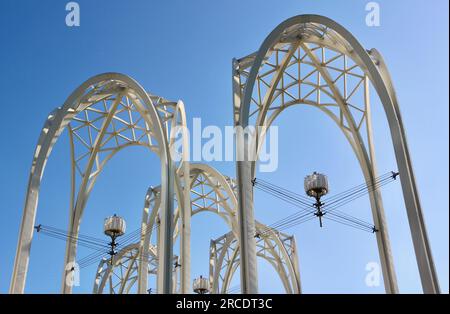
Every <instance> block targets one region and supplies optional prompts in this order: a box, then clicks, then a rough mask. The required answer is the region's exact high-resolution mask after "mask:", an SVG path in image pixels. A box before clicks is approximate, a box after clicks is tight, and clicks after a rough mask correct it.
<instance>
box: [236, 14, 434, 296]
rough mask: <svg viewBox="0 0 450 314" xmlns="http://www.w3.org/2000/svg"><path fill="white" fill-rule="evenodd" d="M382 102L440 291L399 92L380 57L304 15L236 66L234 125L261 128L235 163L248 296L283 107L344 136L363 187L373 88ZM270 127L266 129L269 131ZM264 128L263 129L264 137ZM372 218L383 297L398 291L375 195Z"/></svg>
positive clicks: (427, 273) (424, 266) (421, 244)
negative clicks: (261, 203) (269, 142)
mask: <svg viewBox="0 0 450 314" xmlns="http://www.w3.org/2000/svg"><path fill="white" fill-rule="evenodd" d="M371 85H372V86H373V88H374V89H375V91H376V92H377V94H378V97H379V98H380V100H381V103H382V104H383V108H384V110H385V113H386V117H387V120H388V123H389V127H390V131H391V136H392V141H393V144H394V150H395V156H396V159H397V164H398V169H399V171H400V175H401V183H402V188H403V195H404V199H405V205H406V209H407V213H408V219H409V223H410V227H411V234H412V238H413V242H414V248H415V251H416V256H417V262H418V265H419V270H420V276H421V279H422V286H423V290H424V292H426V293H438V292H439V285H438V281H437V276H436V271H435V267H434V264H433V259H432V255H431V251H430V246H429V242H428V237H427V233H426V230H425V223H424V220H423V215H422V210H421V206H420V201H419V195H418V192H417V186H416V183H415V179H414V174H413V169H412V165H411V159H410V156H409V151H408V145H407V142H406V136H405V130H404V127H403V123H402V119H401V115H400V110H399V106H398V102H397V99H396V95H395V91H394V87H393V84H392V81H391V78H390V76H389V73H388V71H387V68H386V65H385V63H384V61H383V59H382V57H381V55H380V54H379V53H378V52H377V51H376V50H375V49H372V50H370V51H366V50H365V49H364V48H363V47H362V46H361V44H360V43H359V42H358V41H357V40H356V39H355V38H354V37H353V36H352V35H351V33H349V32H348V31H347V30H346V29H344V28H343V27H342V26H340V25H339V24H337V23H336V22H334V21H332V20H330V19H328V18H326V17H323V16H317V15H299V16H295V17H293V18H290V19H288V20H286V21H284V22H283V23H281V24H280V25H278V26H277V27H276V28H275V29H274V30H273V31H272V32H271V33H270V34H269V36H268V37H267V38H266V39H265V40H264V42H263V43H262V45H261V47H260V49H259V50H258V51H257V52H255V53H253V54H251V55H249V56H247V57H244V58H241V59H235V60H233V95H234V99H233V100H234V122H235V124H236V125H238V126H242V127H243V128H246V127H248V126H254V127H262V128H260V129H258V128H256V131H255V133H254V134H255V136H249V137H245V138H244V139H243V143H240V146H239V147H238V148H241V149H243V151H242V154H241V156H243V157H244V160H243V161H238V162H237V180H238V181H237V185H238V187H239V196H240V197H239V211H238V213H239V223H240V224H239V228H240V230H241V232H240V236H241V237H240V243H241V256H242V258H241V284H242V289H243V291H244V293H256V292H257V291H258V287H257V269H256V241H255V239H254V237H253V235H254V234H255V220H254V214H253V187H252V183H251V180H252V179H253V178H254V177H255V161H254V160H256V156H257V155H258V151H259V147H260V145H261V143H262V142H263V138H264V136H265V133H264V132H265V130H266V129H267V127H269V126H270V125H271V124H272V123H273V122H274V120H275V119H276V117H277V116H278V115H279V114H280V113H281V112H283V111H284V110H285V109H287V108H289V107H291V106H294V105H300V104H302V105H309V106H313V107H316V108H318V109H319V110H322V111H323V112H324V113H325V114H327V115H328V116H329V117H330V118H331V119H332V120H333V121H334V122H335V123H336V124H337V126H338V127H339V129H340V130H341V131H342V132H343V133H344V136H345V137H346V138H347V140H348V142H349V143H350V145H351V147H352V149H353V151H354V152H355V155H356V157H357V159H358V161H359V164H360V166H361V169H362V172H363V174H364V177H365V180H366V183H367V184H368V185H371V184H373V183H374V180H375V178H376V177H377V175H376V174H377V169H376V162H375V151H374V144H373V135H372V126H371V112H370V95H369V91H370V86H371ZM264 127H265V128H264ZM259 130H263V131H259ZM370 203H371V207H372V213H373V220H374V223H375V225H377V227H378V229H379V232H377V243H378V249H379V254H380V261H381V266H382V271H383V278H384V283H385V288H386V292H388V293H397V292H398V287H397V280H396V276H395V270H394V263H393V260H392V254H391V248H390V242H389V236H388V230H387V224H386V219H385V214H384V209H383V204H382V199H381V194H380V192H379V191H378V190H374V191H372V192H371V193H370Z"/></svg>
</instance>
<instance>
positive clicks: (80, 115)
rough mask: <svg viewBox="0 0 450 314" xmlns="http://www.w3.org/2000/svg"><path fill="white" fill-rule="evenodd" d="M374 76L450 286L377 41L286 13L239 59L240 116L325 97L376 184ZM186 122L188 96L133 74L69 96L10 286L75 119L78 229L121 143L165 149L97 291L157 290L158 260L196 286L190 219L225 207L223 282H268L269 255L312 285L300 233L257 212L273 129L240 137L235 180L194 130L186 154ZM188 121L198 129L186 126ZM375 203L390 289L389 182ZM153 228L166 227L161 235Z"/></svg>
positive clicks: (414, 201)
mask: <svg viewBox="0 0 450 314" xmlns="http://www.w3.org/2000/svg"><path fill="white" fill-rule="evenodd" d="M370 87H373V89H374V90H375V91H376V94H377V96H378V97H379V99H380V101H381V103H382V105H383V108H384V110H385V113H386V117H387V120H388V123H389V127H390V132H391V137H392V141H393V145H394V150H395V156H396V159H397V165H398V169H399V172H400V177H401V184H402V189H403V195H404V200H405V205H406V209H407V214H408V220H409V224H410V228H411V234H412V238H413V243H414V248H415V253H416V257H417V262H418V266H419V271H420V276H421V280H422V286H423V290H424V292H425V293H439V285H438V281H437V276H436V271H435V267H434V263H433V259H432V255H431V251H430V246H429V241H428V237H427V233H426V228H425V223H424V220H423V214H422V209H421V205H420V200H419V195H418V192H417V186H416V183H415V178H414V173H413V169H412V165H411V158H410V155H409V150H408V145H407V141H406V136H405V130H404V127H403V123H402V119H401V115H400V110H399V106H398V101H397V98H396V95H395V90H394V87H393V84H392V81H391V78H390V75H389V73H388V71H387V68H386V65H385V63H384V61H383V58H382V57H381V55H380V54H379V53H378V51H377V50H375V49H371V50H370V51H366V50H365V49H364V48H363V47H362V46H361V44H360V43H359V42H358V41H357V40H356V39H355V38H354V37H353V36H352V35H351V33H349V32H348V31H347V30H346V29H344V28H343V27H342V26H340V25H339V24H337V23H336V22H334V21H332V20H330V19H328V18H325V17H322V16H317V15H300V16H295V17H293V18H290V19H288V20H286V21H284V22H283V23H281V24H280V25H279V26H277V27H276V28H275V29H274V30H273V31H272V32H271V33H270V34H269V36H268V37H267V38H266V39H265V40H264V42H263V44H262V45H261V47H260V49H259V50H258V51H257V52H255V53H253V54H251V55H249V56H247V57H244V58H241V59H235V60H233V104H234V123H235V124H236V125H238V126H242V127H244V128H245V127H247V126H263V127H268V126H270V125H272V124H273V122H274V120H275V119H276V117H277V116H278V115H279V114H280V113H281V112H283V111H284V110H285V109H287V108H289V107H291V106H294V105H309V106H313V107H316V108H318V109H319V110H321V111H323V112H324V113H325V114H327V115H328V116H329V117H330V118H331V119H332V120H333V121H334V122H335V123H336V125H337V126H338V127H339V129H340V130H341V131H342V132H343V134H344V136H345V137H346V139H347V140H348V142H349V144H350V146H351V147H352V149H353V151H354V153H355V155H356V157H357V159H358V161H359V164H360V166H361V169H362V172H363V174H364V177H365V180H366V183H367V185H369V186H372V185H373V184H374V181H375V178H376V177H377V169H376V162H375V151H374V145H373V135H372V125H371V108H370V100H371V96H370V95H369V91H370ZM180 126H181V127H183V126H186V115H185V111H184V105H183V103H182V102H181V101H178V102H172V101H168V100H166V99H164V98H161V97H159V96H155V95H152V94H149V93H147V92H146V91H145V90H144V89H143V88H142V87H141V86H140V85H139V84H138V83H137V82H135V81H134V80H132V79H131V78H129V77H127V76H124V75H121V74H116V73H106V74H101V75H98V76H95V77H93V78H91V79H89V80H88V81H86V82H85V83H83V84H82V85H81V86H80V87H79V88H78V89H76V90H75V91H74V92H73V93H72V94H71V95H70V97H69V98H68V99H67V100H66V102H65V103H64V105H63V106H62V107H59V108H57V109H56V110H54V111H53V112H52V113H50V115H49V116H48V118H47V121H46V123H45V124H44V127H43V129H42V131H41V134H40V137H39V140H38V144H37V146H36V149H35V152H34V156H33V162H32V167H31V171H30V177H29V183H28V189H27V194H26V198H25V206H24V212H23V217H22V222H21V227H20V232H19V239H18V246H17V252H16V256H15V262H14V270H13V275H12V280H11V286H10V292H11V293H23V292H24V289H25V281H26V275H27V271H28V264H29V256H30V249H31V242H32V237H33V227H34V224H35V217H36V210H37V204H38V196H39V189H40V183H41V178H42V176H43V173H44V168H45V165H46V162H47V160H48V157H49V155H50V153H51V151H52V148H53V146H54V144H55V142H56V141H57V140H58V138H59V136H60V135H61V133H62V132H63V130H65V129H67V130H68V134H69V139H70V148H71V174H72V175H71V177H72V184H71V191H70V194H71V198H70V207H69V226H68V235H70V236H71V237H75V238H76V237H77V236H78V231H79V228H80V221H81V217H82V215H83V212H84V209H85V207H86V204H87V201H88V198H89V195H90V193H91V192H92V189H93V187H94V185H95V182H96V180H97V178H98V177H99V175H100V173H101V172H102V170H103V169H104V167H105V166H106V164H107V162H108V161H109V160H110V159H111V158H112V157H114V155H115V154H116V153H117V152H119V151H121V150H122V149H124V148H126V147H129V146H135V145H138V146H144V147H147V148H149V150H150V151H151V152H153V153H156V154H157V156H158V157H159V159H160V167H161V181H160V182H161V186H159V187H157V188H152V189H149V191H148V193H147V196H146V200H145V206H144V211H143V214H142V230H141V238H140V241H139V243H135V244H133V245H131V246H128V247H127V248H125V249H124V250H122V252H121V253H120V254H119V255H118V256H116V258H115V259H114V261H113V263H112V265H111V264H107V263H106V262H105V261H101V264H100V266H99V269H98V273H97V277H96V286H95V288H94V291H95V292H98V293H100V292H105V291H106V290H108V291H109V292H110V293H125V292H130V291H132V290H131V289H132V287H134V285H135V283H136V282H137V283H138V287H137V291H138V292H139V293H147V280H148V274H149V273H150V274H154V272H155V267H157V271H156V274H157V290H158V292H160V293H171V292H178V291H179V292H182V293H187V292H190V284H191V281H190V220H191V216H192V215H194V214H196V213H199V212H202V211H210V212H214V213H216V214H218V215H219V216H220V217H222V218H223V219H224V220H225V221H226V223H227V224H228V226H229V228H230V230H231V232H230V233H228V234H227V235H225V236H223V237H221V238H219V239H217V240H215V241H213V242H212V244H211V261H212V262H213V264H212V268H211V270H210V271H211V277H212V278H213V282H212V288H213V292H224V291H226V290H227V289H228V285H229V282H230V280H231V277H232V275H233V274H234V272H235V270H236V267H238V265H239V267H240V273H241V291H242V292H243V293H257V292H258V285H257V267H256V257H257V256H261V257H264V258H266V259H267V260H268V261H269V262H270V263H272V265H274V267H275V269H276V270H277V272H278V274H279V275H280V277H281V280H282V282H283V284H284V286H285V288H286V291H287V292H293V293H298V292H300V277H299V273H298V262H297V257H296V251H295V249H294V245H293V243H295V241H294V240H293V239H292V238H290V237H288V236H287V235H284V234H282V233H279V232H262V233H260V234H263V235H264V236H263V238H261V239H259V240H257V239H255V234H259V233H258V232H257V231H258V230H261V228H262V230H265V228H266V227H264V226H263V225H261V224H259V223H258V222H256V221H255V219H254V213H253V187H252V183H251V181H252V179H253V178H254V177H255V162H254V161H253V160H255V158H254V157H255V156H257V153H258V151H259V146H260V144H261V143H262V142H263V138H264V136H265V133H264V132H265V131H264V128H263V129H262V130H263V131H262V132H261V133H259V132H258V130H259V129H257V131H256V133H255V136H254V137H253V136H248V137H245V138H244V141H243V143H238V144H239V145H238V149H237V150H238V152H239V153H242V152H243V154H241V156H244V157H245V158H244V161H238V162H237V168H236V171H237V180H236V182H235V181H234V180H232V179H230V178H227V177H224V176H223V175H221V174H220V173H218V172H217V171H216V170H214V169H213V168H211V167H208V166H206V165H201V164H198V165H190V164H189V163H188V162H187V160H188V156H189V149H188V142H187V141H188V140H187V138H188V137H187V135H186V134H184V133H183V134H182V135H183V141H182V144H183V149H182V156H181V157H182V158H181V159H175V158H174V146H175V136H174V133H176V132H177V130H178V127H180ZM181 132H186V131H185V129H183V128H181ZM241 144H243V145H241ZM241 148H243V150H242V151H241ZM251 157H253V158H251ZM174 160H178V161H177V162H175V161H174ZM186 187H190V188H186ZM237 196H238V197H237ZM370 203H371V207H372V214H373V220H374V224H375V225H376V226H377V228H378V229H379V232H377V243H378V249H379V254H380V260H381V265H382V270H383V278H384V281H385V287H386V292H388V293H396V292H398V288H397V280H396V276H395V270H394V263H393V260H392V254H391V248H390V243H389V236H388V230H387V224H386V220H385V215H384V209H383V204H382V199H381V195H380V193H379V191H378V190H374V191H372V192H371V193H370ZM175 208H176V209H175ZM155 230H156V231H155ZM152 233H156V239H154V238H152ZM178 237H179V240H180V248H181V249H180V252H179V261H180V263H181V267H179V269H177V270H174V268H173V265H172V263H173V261H174V258H175V259H176V260H177V261H178V257H174V255H173V246H174V245H173V243H174V241H177V239H178ZM288 239H291V240H288ZM76 249H77V243H76V241H67V244H66V252H65V265H67V264H69V263H72V262H74V261H75V257H76V251H77V250H76ZM230 256H231V257H230ZM142 261H144V262H142ZM108 265H109V266H108ZM125 269H127V271H126V273H127V275H123V276H122V275H121V276H116V275H117V271H119V272H123V271H124V270H125ZM69 271H70V270H69V269H68V270H65V271H64V273H63V276H62V281H63V283H62V292H63V293H71V291H72V289H71V287H70V286H67V285H66V284H65V278H66V277H67V275H68V274H69V273H68V272H69ZM178 277H179V279H178ZM214 278H215V279H214ZM116 279H117V280H116ZM178 283H179V285H178ZM106 287H108V288H109V289H108V288H106ZM105 288H106V290H105Z"/></svg>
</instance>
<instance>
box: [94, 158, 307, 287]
mask: <svg viewBox="0 0 450 314" xmlns="http://www.w3.org/2000/svg"><path fill="white" fill-rule="evenodd" d="M189 168H190V171H189V173H190V178H189V181H188V182H189V183H188V186H190V190H186V191H187V192H188V193H187V194H188V195H189V198H188V199H189V202H190V204H191V205H190V207H188V210H190V215H189V216H190V217H192V216H193V215H196V214H198V213H201V212H205V211H207V212H212V213H215V214H217V215H218V216H219V217H221V218H222V219H223V220H224V221H225V223H226V224H227V225H228V227H229V228H230V229H231V231H230V232H229V233H228V234H227V235H226V236H225V237H226V239H227V240H228V241H227V242H226V246H222V249H223V251H221V252H220V251H219V250H218V249H217V248H218V245H219V243H220V241H219V240H216V241H213V242H214V243H217V244H216V245H215V246H214V247H215V250H214V252H217V257H215V258H213V257H212V255H211V261H210V265H212V264H211V263H212V262H213V261H214V268H211V269H210V272H212V273H210V278H215V279H217V281H216V280H213V281H212V282H211V288H212V290H211V291H212V292H213V293H227V287H228V284H229V283H230V281H231V277H232V276H233V274H234V272H235V270H236V268H237V267H239V254H238V253H239V246H238V245H237V239H238V237H237V235H238V229H237V224H238V223H237V216H236V207H237V198H236V186H235V184H234V180H232V179H231V178H228V177H226V176H224V175H222V174H221V173H219V172H218V171H217V170H216V169H214V168H212V167H210V166H208V165H205V164H190V167H189ZM183 179H184V172H182V171H181V168H179V171H178V175H177V179H176V182H180V181H183ZM159 191H160V187H156V188H150V189H148V191H147V195H146V197H145V205H144V210H143V212H144V215H143V221H142V231H141V240H140V242H139V243H136V244H131V245H128V246H127V247H126V248H124V249H123V250H122V251H121V252H120V253H119V254H118V255H117V257H115V258H114V262H113V263H110V262H107V261H106V260H104V259H103V260H101V261H100V263H99V266H98V269H97V274H96V278H95V283H94V293H129V292H130V291H133V290H131V288H132V287H133V285H134V284H135V283H136V281H137V283H138V289H137V292H138V293H147V289H148V284H147V283H148V276H149V274H151V275H152V274H155V273H154V272H153V271H152V269H157V265H158V254H159V252H158V249H157V245H156V244H153V243H158V241H155V240H154V239H155V238H156V239H158V238H160V235H159V234H160V229H159V228H158V225H159V223H160V218H159V217H160V207H159V205H160V201H159V196H160V192H159ZM184 191H185V190H184V186H183V187H182V188H181V190H180V191H179V192H177V193H175V194H174V195H173V196H174V203H177V204H178V202H177V198H178V197H183V195H184ZM182 212H183V210H182V208H181V206H177V207H176V208H175V212H174V217H173V219H174V222H173V226H174V231H173V242H175V241H176V239H177V238H178V236H179V235H180V234H181V238H182V237H183V232H182V230H183V227H182V225H183V220H182ZM257 225H258V230H259V232H260V236H259V239H260V240H259V241H258V243H259V246H258V256H260V257H262V258H264V259H266V260H267V261H268V262H269V263H270V264H271V265H272V266H273V267H274V269H275V270H276V272H277V274H278V275H279V277H280V279H281V281H282V282H283V285H284V287H285V290H286V293H300V290H301V289H300V273H299V268H298V257H297V251H296V248H295V240H294V238H293V236H288V235H286V234H284V233H281V232H278V231H276V230H275V229H272V228H269V227H267V226H264V225H262V224H260V223H258V222H257ZM222 238H224V237H222ZM230 249H233V253H232V254H233V256H234V258H233V259H232V260H230V262H231V264H229V265H228V263H227V262H225V261H224V257H223V256H225V254H226V253H227V251H229V250H230ZM180 250H181V252H180V253H181V254H180V255H181V256H184V258H185V260H184V262H183V258H181V259H180V261H179V262H180V263H179V264H178V263H176V267H175V268H174V269H173V272H174V276H173V292H174V293H190V292H191V288H190V286H187V285H185V288H183V286H184V285H183V282H187V283H190V282H191V280H190V277H189V276H188V275H187V274H189V273H190V272H189V270H186V268H187V267H190V264H187V263H186V258H187V257H186V256H187V255H183V254H182V253H183V250H184V251H185V252H186V251H187V252H189V251H190V243H185V244H184V246H180ZM211 252H213V251H211ZM185 254H186V253H185ZM211 254H212V253H211ZM227 265H228V266H229V267H230V268H229V271H228V272H227V275H226V276H225V277H224V276H220V272H221V270H222V269H223V268H224V267H225V266H227ZM178 272H179V273H180V276H178ZM183 274H184V275H183ZM212 274H214V275H212ZM156 276H157V278H158V277H159V273H158V272H156ZM183 276H184V277H183ZM224 278H225V279H224ZM157 282H159V281H158V280H157ZM222 282H223V283H222ZM106 285H108V287H109V289H106V290H105V286H106ZM219 285H220V286H221V287H222V289H221V290H220V292H219V290H218V287H219ZM156 289H157V291H158V292H160V288H159V287H158V286H157V287H156ZM183 289H184V290H183ZM224 289H225V290H224Z"/></svg>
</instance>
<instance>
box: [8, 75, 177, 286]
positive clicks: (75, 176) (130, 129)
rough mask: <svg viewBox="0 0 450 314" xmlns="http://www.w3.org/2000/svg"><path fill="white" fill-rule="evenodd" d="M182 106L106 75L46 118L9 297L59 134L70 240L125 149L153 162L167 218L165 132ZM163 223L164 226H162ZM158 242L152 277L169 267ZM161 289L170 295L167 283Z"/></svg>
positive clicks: (69, 249) (25, 257)
mask: <svg viewBox="0 0 450 314" xmlns="http://www.w3.org/2000/svg"><path fill="white" fill-rule="evenodd" d="M183 106H184V105H183V103H182V102H181V101H178V102H171V101H168V100H166V99H164V98H161V97H159V96H155V95H152V94H148V93H147V92H146V91H145V90H144V89H143V88H142V87H141V86H140V85H139V84H138V83H137V82H135V81H134V80H132V79H131V78H129V77H127V76H125V75H122V74H117V73H106V74H101V75H98V76H95V77H93V78H91V79H89V80H87V81H86V82H85V83H83V84H82V85H81V86H80V87H79V88H77V89H76V90H75V91H74V92H73V93H72V95H70V97H69V98H68V99H67V100H66V102H65V103H64V105H63V106H62V107H59V108H57V109H55V110H54V111H53V112H52V113H51V114H50V115H49V116H48V118H47V121H46V122H45V124H44V127H43V129H42V131H41V135H40V137H39V140H38V144H37V146H36V149H35V153H34V157H33V163H32V167H31V172H30V178H29V183H28V190H27V195H26V199H25V206H24V213H23V217H22V224H21V227H20V232H19V240H18V246H17V252H16V257H15V263H14V270H13V276H12V279H11V286H10V292H11V293H23V291H24V288H25V280H26V274H27V271H28V263H29V255H30V248H31V241H32V236H33V226H34V223H35V217H36V209H37V203H38V196H39V188H40V183H41V178H42V175H43V172H44V168H45V164H46V162H47V159H48V157H49V155H50V153H51V151H52V148H53V146H54V144H55V142H56V141H57V139H58V138H59V136H60V135H61V133H62V132H63V130H64V129H66V128H67V129H68V133H69V138H70V147H71V173H72V176H71V177H72V181H71V182H72V184H71V191H70V193H71V198H70V207H69V227H68V234H69V235H71V236H72V237H75V238H76V237H77V236H78V230H79V227H80V221H81V217H82V214H83V211H84V208H85V207H86V203H87V200H88V198H89V195H90V193H91V191H92V189H93V187H94V185H95V182H96V180H97V178H98V177H99V174H100V173H101V172H102V170H103V168H104V167H105V166H106V164H107V162H108V161H109V160H110V159H111V158H112V157H113V156H114V155H115V154H116V153H117V152H119V151H121V150H122V149H124V148H127V147H129V146H133V145H139V146H144V147H147V148H149V149H150V151H152V152H154V153H156V154H157V155H158V156H159V158H160V166H161V182H162V185H161V189H160V194H161V197H160V203H161V204H160V207H161V209H162V212H163V214H164V215H168V216H170V215H171V214H172V211H173V209H172V207H173V199H172V198H171V197H169V195H172V194H173V182H172V181H173V179H172V178H173V177H174V175H172V173H174V171H175V170H172V162H171V158H170V146H169V143H168V140H167V139H168V134H167V132H169V131H168V130H169V127H170V126H172V125H173V124H174V123H176V119H175V118H174V117H176V116H177V115H176V114H175V113H176V112H177V111H180V110H184V109H180V108H183ZM167 221H168V222H169V224H166V222H167ZM170 221H171V219H169V220H167V219H163V220H162V226H161V228H162V229H163V230H164V234H166V235H167V234H169V235H170V234H171V226H170ZM161 238H162V240H161V242H160V243H159V245H160V247H161V249H162V251H163V252H164V254H161V256H160V257H159V261H160V263H159V267H160V269H159V270H158V271H159V272H160V273H162V274H163V273H165V274H166V276H171V272H172V269H171V268H170V265H171V262H168V263H166V262H164V261H165V259H167V261H171V260H172V256H171V254H172V247H171V243H170V241H168V242H165V239H167V238H170V239H171V237H167V236H165V237H161ZM76 247H77V243H76V241H67V245H66V253H65V265H67V264H69V263H73V262H74V261H75V256H76ZM69 272H70V269H69V270H65V271H64V273H63V276H62V292H63V293H70V292H71V289H72V288H71V286H68V285H66V284H65V278H66V275H68V274H69ZM161 277H164V276H161ZM161 280H162V279H161ZM166 282H170V280H167V281H166ZM164 289H165V291H169V292H170V290H168V289H170V283H169V284H168V285H167V286H165V288H164Z"/></svg>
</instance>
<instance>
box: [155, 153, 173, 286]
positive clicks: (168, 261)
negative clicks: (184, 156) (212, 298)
mask: <svg viewBox="0 0 450 314" xmlns="http://www.w3.org/2000/svg"><path fill="white" fill-rule="evenodd" d="M166 162H167V165H166V167H165V169H166V175H165V176H164V175H163V180H164V179H165V180H166V182H162V184H166V186H167V193H166V195H161V200H162V201H161V205H162V207H161V212H162V214H161V225H160V226H161V232H162V234H161V237H160V239H159V245H158V246H159V248H158V258H159V261H158V293H164V294H170V293H172V292H173V289H172V287H173V277H172V267H173V266H172V263H173V195H174V178H175V171H174V167H173V162H172V159H171V158H170V156H168V157H167V160H166Z"/></svg>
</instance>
